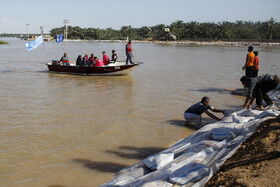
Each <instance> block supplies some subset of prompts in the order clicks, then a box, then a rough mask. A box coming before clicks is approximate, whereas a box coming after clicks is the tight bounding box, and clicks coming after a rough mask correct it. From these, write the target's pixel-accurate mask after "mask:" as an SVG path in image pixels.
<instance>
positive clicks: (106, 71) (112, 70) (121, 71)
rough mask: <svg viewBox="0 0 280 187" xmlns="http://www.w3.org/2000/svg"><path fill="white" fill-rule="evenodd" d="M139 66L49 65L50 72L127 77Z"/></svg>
mask: <svg viewBox="0 0 280 187" xmlns="http://www.w3.org/2000/svg"><path fill="white" fill-rule="evenodd" d="M137 65H139V64H128V65H109V66H102V67H94V66H89V67H88V66H86V67H84V66H75V65H70V66H62V65H53V64H47V66H48V68H49V71H50V72H57V73H67V74H79V75H84V74H86V75H126V74H129V73H130V72H131V71H132V70H133V69H134V67H136V66H137Z"/></svg>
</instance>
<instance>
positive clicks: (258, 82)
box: [240, 74, 280, 110]
mask: <svg viewBox="0 0 280 187" xmlns="http://www.w3.org/2000/svg"><path fill="white" fill-rule="evenodd" d="M240 81H241V83H242V84H243V85H244V86H245V87H248V93H247V98H246V100H245V103H244V105H243V107H244V108H247V109H248V110H249V109H250V108H251V107H252V104H253V102H254V100H255V98H256V104H257V107H256V108H255V109H258V110H263V106H262V100H264V101H265V102H266V104H267V105H272V104H273V102H272V100H271V99H270V97H269V96H268V95H267V92H269V91H270V90H273V89H275V88H277V86H278V84H279V82H280V81H279V77H278V76H277V75H271V74H266V75H262V76H258V77H252V78H250V77H246V76H243V77H241V79H240ZM247 104H248V105H247Z"/></svg>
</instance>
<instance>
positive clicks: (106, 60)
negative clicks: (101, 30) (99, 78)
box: [103, 55, 110, 65]
mask: <svg viewBox="0 0 280 187" xmlns="http://www.w3.org/2000/svg"><path fill="white" fill-rule="evenodd" d="M109 62H110V59H109V57H108V55H103V63H104V64H105V65H107V64H109Z"/></svg>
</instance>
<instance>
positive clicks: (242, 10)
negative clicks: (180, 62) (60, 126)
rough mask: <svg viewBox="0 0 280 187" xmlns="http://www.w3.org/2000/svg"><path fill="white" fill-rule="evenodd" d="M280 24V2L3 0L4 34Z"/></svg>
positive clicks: (0, 26) (1, 27) (1, 22)
mask: <svg viewBox="0 0 280 187" xmlns="http://www.w3.org/2000/svg"><path fill="white" fill-rule="evenodd" d="M271 17H272V18H274V19H276V21H277V22H280V1H279V0H254V1H248V0H199V1H198V0H77V1H74V0H0V33H26V32H27V26H26V24H29V26H28V30H29V33H40V26H43V28H44V33H48V32H49V31H50V30H51V29H52V28H56V27H61V26H63V20H65V19H67V20H68V21H69V25H71V26H79V27H82V28H89V27H93V28H103V29H104V28H109V27H110V28H113V29H117V30H118V29H120V28H121V27H122V26H128V25H131V26H132V27H136V28H139V27H142V26H155V25H157V24H165V25H169V24H171V23H172V22H174V21H176V20H182V21H184V22H189V21H197V22H215V23H217V22H222V21H230V22H235V21H237V20H243V21H266V20H269V19H270V18H271Z"/></svg>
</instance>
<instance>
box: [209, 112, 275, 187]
mask: <svg viewBox="0 0 280 187" xmlns="http://www.w3.org/2000/svg"><path fill="white" fill-rule="evenodd" d="M279 139H280V116H278V117H277V118H274V119H270V120H267V121H265V122H263V123H262V124H261V125H260V127H259V128H258V129H257V130H256V132H255V133H254V134H253V135H252V136H251V137H250V138H249V139H248V140H247V141H245V142H244V143H243V144H242V145H241V147H240V148H239V149H238V151H237V152H236V153H235V154H234V155H233V156H232V157H231V158H229V159H228V160H227V161H226V162H225V163H224V165H223V166H222V167H221V168H220V170H219V171H218V172H217V173H216V174H215V175H214V176H213V177H212V178H211V179H210V181H208V183H207V184H206V186H242V187H243V186H248V187H263V186H269V187H273V186H275V187H276V186H277V187H278V186H280V141H279Z"/></svg>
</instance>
